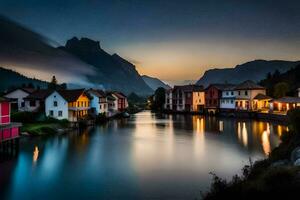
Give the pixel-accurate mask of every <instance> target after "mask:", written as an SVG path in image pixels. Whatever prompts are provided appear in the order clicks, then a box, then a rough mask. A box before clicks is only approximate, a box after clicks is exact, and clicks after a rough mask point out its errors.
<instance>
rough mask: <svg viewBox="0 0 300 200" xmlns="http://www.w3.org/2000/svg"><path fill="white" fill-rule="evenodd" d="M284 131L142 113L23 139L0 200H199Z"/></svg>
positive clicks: (3, 177)
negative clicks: (214, 182)
mask: <svg viewBox="0 0 300 200" xmlns="http://www.w3.org/2000/svg"><path fill="white" fill-rule="evenodd" d="M286 129H287V128H286V127H284V126H280V125H276V124H272V123H267V122H260V121H250V120H245V119H231V118H214V117H206V118H203V117H201V116H183V115H173V116H172V115H155V114H151V113H150V112H141V113H138V114H136V115H134V116H132V117H131V118H130V119H126V120H119V121H118V120H115V121H111V122H109V123H107V124H106V125H102V126H97V127H94V128H90V129H87V130H85V131H83V132H72V133H69V134H66V135H61V136H55V137H41V138H23V139H22V140H21V147H20V148H21V150H20V154H19V156H18V157H17V158H15V159H13V160H10V161H6V162H4V163H0V191H1V192H0V199H18V200H19V199H22V200H23V199H67V198H68V199H82V198H88V199H194V198H195V197H199V193H200V191H205V190H207V189H208V188H209V185H210V182H211V175H209V172H214V173H216V174H218V175H220V176H222V177H224V178H229V177H231V176H232V175H234V174H237V173H240V169H241V168H242V166H243V165H245V164H248V162H249V161H248V160H249V158H250V157H251V158H252V159H253V160H255V159H260V158H264V157H265V156H266V155H267V154H268V152H269V151H270V150H271V149H272V148H274V147H276V146H277V145H278V144H279V142H280V140H279V136H280V135H281V134H282V133H283V132H284V131H285V130H286Z"/></svg>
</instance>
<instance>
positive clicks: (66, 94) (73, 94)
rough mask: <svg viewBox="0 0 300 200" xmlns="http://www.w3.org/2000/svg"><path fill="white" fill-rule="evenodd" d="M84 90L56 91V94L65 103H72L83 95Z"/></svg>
mask: <svg viewBox="0 0 300 200" xmlns="http://www.w3.org/2000/svg"><path fill="white" fill-rule="evenodd" d="M84 90H85V89H75V90H58V91H57V92H58V93H59V94H60V95H61V96H62V97H63V98H64V99H65V100H66V101H67V102H74V101H77V99H78V98H79V97H80V95H82V94H83V93H84Z"/></svg>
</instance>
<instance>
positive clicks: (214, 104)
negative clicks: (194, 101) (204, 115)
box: [205, 84, 229, 113]
mask: <svg viewBox="0 0 300 200" xmlns="http://www.w3.org/2000/svg"><path fill="white" fill-rule="evenodd" d="M228 86H229V85H228V84H210V85H209V86H208V87H207V88H206V89H205V108H206V110H207V112H208V113H211V112H213V113H215V112H216V111H217V110H219V109H220V99H221V97H222V91H223V90H224V89H225V88H227V87H228Z"/></svg>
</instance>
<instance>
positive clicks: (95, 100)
mask: <svg viewBox="0 0 300 200" xmlns="http://www.w3.org/2000/svg"><path fill="white" fill-rule="evenodd" d="M4 97H5V98H8V99H10V101H11V103H10V104H11V107H12V109H14V110H17V111H20V112H22V111H26V112H44V113H45V115H46V116H47V117H52V118H56V119H59V120H62V119H67V120H69V121H70V122H76V121H78V120H79V119H80V118H83V117H84V116H86V115H87V114H93V115H99V114H103V115H105V116H106V117H111V116H114V115H116V114H118V113H121V112H123V111H124V110H125V109H126V108H127V107H128V102H127V97H126V96H125V95H124V94H123V93H121V92H115V91H111V92H104V91H102V90H96V89H89V90H85V89H73V90H68V89H65V90H51V89H38V90H34V89H31V88H17V89H14V90H11V91H8V92H7V93H6V94H5V95H4Z"/></svg>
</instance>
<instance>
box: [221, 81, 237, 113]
mask: <svg viewBox="0 0 300 200" xmlns="http://www.w3.org/2000/svg"><path fill="white" fill-rule="evenodd" d="M220 90H221V91H222V95H221V98H220V109H221V110H222V111H233V110H235V98H236V92H235V85H230V84H228V85H224V86H223V87H222V88H220Z"/></svg>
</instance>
